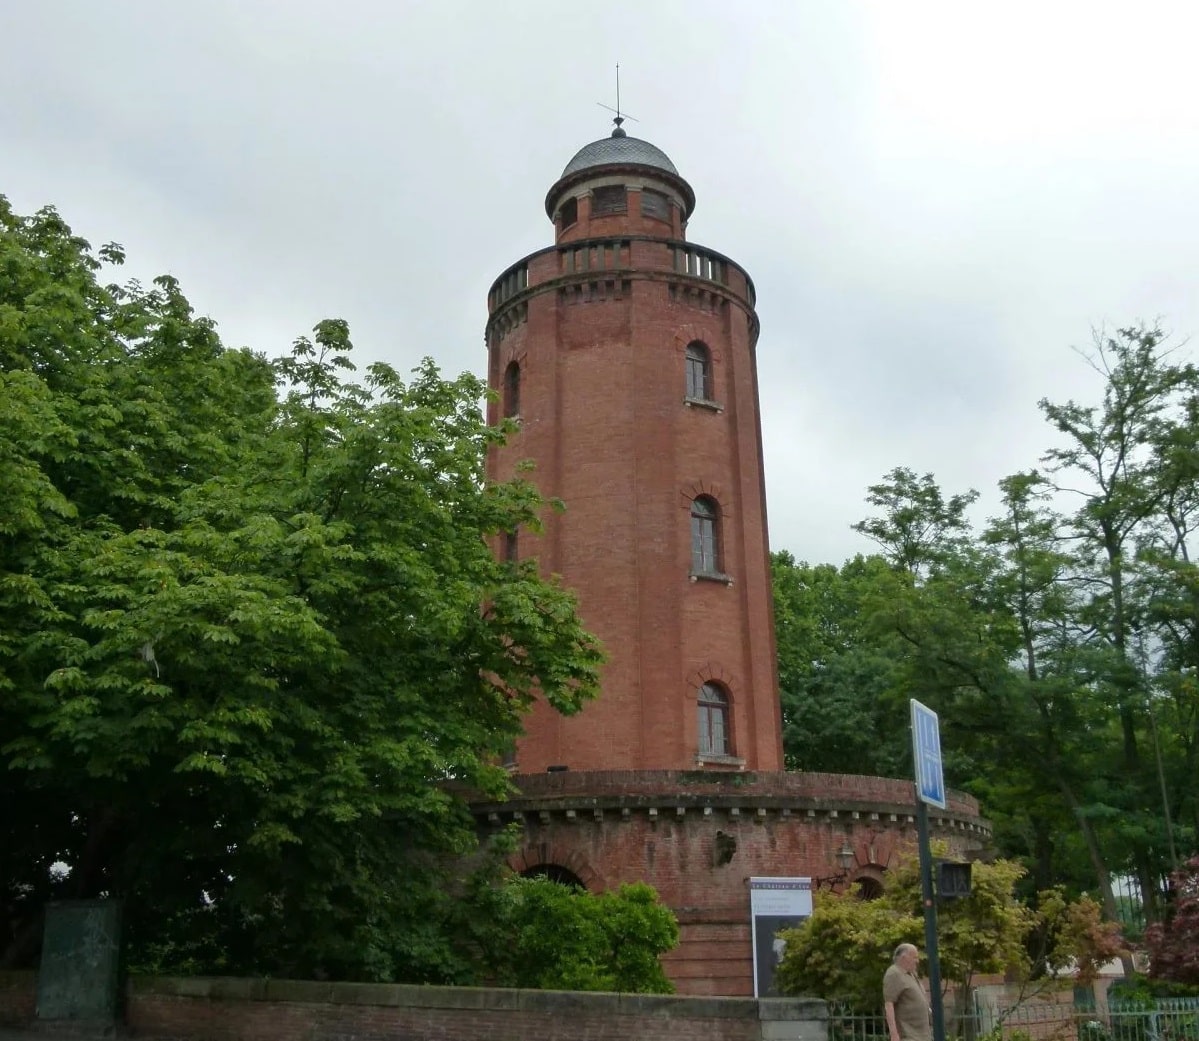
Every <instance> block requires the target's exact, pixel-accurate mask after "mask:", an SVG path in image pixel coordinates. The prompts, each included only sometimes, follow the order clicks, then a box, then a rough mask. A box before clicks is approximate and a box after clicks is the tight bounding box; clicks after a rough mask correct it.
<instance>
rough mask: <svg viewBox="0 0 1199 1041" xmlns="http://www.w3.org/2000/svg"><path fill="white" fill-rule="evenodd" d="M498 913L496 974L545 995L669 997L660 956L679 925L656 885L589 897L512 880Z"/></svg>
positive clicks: (540, 882)
mask: <svg viewBox="0 0 1199 1041" xmlns="http://www.w3.org/2000/svg"><path fill="white" fill-rule="evenodd" d="M497 910H498V913H497V914H496V916H495V921H494V925H495V937H496V940H497V947H498V949H497V950H495V951H494V952H493V964H494V966H495V967H496V972H497V977H498V979H499V980H500V982H502V983H504V984H505V985H507V986H514V987H532V988H538V989H542V990H588V991H597V990H598V991H622V992H631V993H645V994H670V993H673V992H674V987H673V985H672V984H671V982H670V980H668V979H667V978H666V973H665V972H664V971H663V969H662V964H661V961H660V960H659V959H660V956H661V955H662V954H664V953H666V952H667V951H670V950H673V949H674V948H675V947H676V946H677V945H678V942H679V927H678V922H677V921H676V920H675V917H674V915H673V914H672V913H671V912H670V910H669V908H666V907H664V906H663V905H662V904H661V903H660V902H659V901H658V894H657V893H656V892H655V891H654V889H653V888H652V887H651V886H648V885H646V884H644V883H641V882H638V883H633V884H629V885H622V886H621V887H620V888H619V889H616V890H614V891H611V892H605V893H588V892H586V891H585V890H580V889H577V888H574V887H571V886H564V885H560V884H559V883H557V882H551V881H550V880H549V879H547V878H544V877H542V878H532V879H529V878H514V879H512V880H511V881H510V882H509V883H508V884H507V885H506V886H505V887H504V890H503V892H502V901H501V903H500V905H499V907H498V909H497Z"/></svg>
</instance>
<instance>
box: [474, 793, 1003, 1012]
mask: <svg viewBox="0 0 1199 1041" xmlns="http://www.w3.org/2000/svg"><path fill="white" fill-rule="evenodd" d="M514 780H515V781H516V784H517V786H518V788H519V790H520V791H519V795H517V796H515V797H514V798H512V799H511V800H508V801H507V802H505V803H502V804H499V803H496V804H475V806H474V807H473V808H474V811H475V814H476V818H477V819H478V820H479V822H480V825H481V826H482V827H483V828H484V829H486V828H495V827H502V826H505V825H507V824H509V823H511V822H513V821H518V822H520V823H522V824H523V826H524V835H523V845H522V847H521V848H520V849H519V850H518V852H517V853H516V855H515V856H514V858H513V859H512V861H511V864H512V867H513V868H514V869H515V870H516V871H519V872H535V871H536V870H538V869H539V868H544V867H545V866H546V865H556V866H559V867H563V868H566V869H568V870H569V871H571V872H573V873H574V875H575V876H577V877H578V879H579V880H580V881H581V882H582V883H583V884H584V885H585V886H586V887H587V888H588V889H589V890H592V891H603V890H607V889H612V888H615V887H616V886H619V885H620V884H621V883H624V882H635V881H643V882H648V883H649V884H650V885H652V886H653V887H654V888H655V889H656V890H657V891H658V894H659V896H660V897H661V898H662V901H663V902H664V903H665V904H666V905H667V906H668V907H670V908H671V910H673V911H674V913H675V915H676V916H677V917H678V919H679V926H680V936H679V946H678V948H677V949H676V950H674V951H672V952H670V953H669V954H668V955H667V956H666V957H665V958H664V959H663V964H664V967H665V969H666V972H667V974H668V975H669V977H670V979H671V980H672V981H673V982H674V984H675V986H676V987H677V989H678V991H679V992H680V993H682V994H692V995H699V994H727V995H749V994H752V993H753V952H752V948H751V944H750V928H749V925H750V922H749V891H748V879H749V878H750V877H752V876H784V877H793V876H797V877H805V876H806V877H809V878H815V879H819V878H825V879H830V878H831V876H834V875H835V874H836V873H837V871H838V870H839V869H840V868H842V867H843V866H844V867H846V869H847V871H848V875H847V880H848V879H852V880H862V881H864V882H867V883H869V884H873V885H877V886H885V884H886V872H887V870H888V869H890V868H892V867H894V866H895V864H896V862H897V861H898V860H899V859H900V858H902V857H914V856H915V855H916V852H915V851H916V820H915V816H914V815H915V805H914V803H913V784H912V782H911V781H901V780H896V779H892V778H885V777H867V776H857V775H852V774H816V773H794V774H791V773H748V772H746V773H725V774H721V773H715V772H711V771H700V770H689V771H678V770H674V771H670V770H663V771H652V770H622V771H609V772H602V771H601V772H591V773H575V772H573V771H568V772H565V773H550V774H535V775H534V774H530V775H518V776H517V777H516V778H515V779H514ZM930 830H931V832H932V835H933V837H935V838H937V839H940V840H943V841H945V842H946V843H947V844H948V846H949V848H950V850H951V851H952V852H953V853H955V854H957V855H959V856H962V857H970V856H973V855H977V853H978V852H979V851H980V849H981V848H982V847H984V846H985V844H986V842H987V840H988V839H989V836H990V828H989V826H988V825H987V823H986V822H985V821H983V820H981V819H980V818H979V816H978V803H977V801H976V800H975V799H973V798H972V797H971V796H969V795H966V794H964V793H960V792H954V793H951V795H950V799H949V808H948V809H947V810H934V811H933V812H932V813H931V814H930ZM845 851H848V853H849V857H848V860H849V863H848V865H843V863H842V861H843V860H844V859H846V857H845V855H844V854H845ZM825 884H829V883H828V882H826V883H825ZM837 885H838V888H842V889H843V888H844V886H845V882H841V883H838V884H837Z"/></svg>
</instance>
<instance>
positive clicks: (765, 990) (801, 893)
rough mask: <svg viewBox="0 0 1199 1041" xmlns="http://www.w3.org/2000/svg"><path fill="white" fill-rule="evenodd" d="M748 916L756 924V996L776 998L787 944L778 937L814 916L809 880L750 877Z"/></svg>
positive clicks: (754, 931) (754, 927)
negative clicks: (776, 979)
mask: <svg viewBox="0 0 1199 1041" xmlns="http://www.w3.org/2000/svg"><path fill="white" fill-rule="evenodd" d="M749 913H750V918H751V921H752V924H753V942H754V997H755V998H770V997H777V995H778V992H777V991H776V990H775V989H774V972H775V969H776V968H777V966H778V963H779V962H780V961H782V958H783V950H784V949H785V944H784V943H783V941H782V940H780V939H779V937H778V934H779V932H780V931H781V930H783V929H794V928H795V927H796V926H797V925H799V924H800V923H801V922H802V921H803V920H804V919H805V918H809V917H811V914H812V880H811V879H810V878H751V879H750V880H749Z"/></svg>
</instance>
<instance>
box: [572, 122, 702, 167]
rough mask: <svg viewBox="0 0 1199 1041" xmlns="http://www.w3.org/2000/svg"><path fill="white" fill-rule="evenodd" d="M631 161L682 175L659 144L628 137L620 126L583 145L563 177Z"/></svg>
mask: <svg viewBox="0 0 1199 1041" xmlns="http://www.w3.org/2000/svg"><path fill="white" fill-rule="evenodd" d="M628 163H636V164H637V165H638V166H655V167H657V168H658V169H659V170H665V171H666V172H667V173H672V174H674V175H675V177H678V176H679V172H678V170H676V169H675V166H674V163H672V162H671V161H670V157H669V156H668V155H667V154H666V153H665V152H663V151H662V149H660V148H659V147H658V146H657V145H651V144H650V143H649V142H648V141H642V140H641V139H640V138H638V137H629V136H628V135H627V134H626V133H625V132H624V131H623V130H621V129H620V127H617V128H616V129H615V130H614V131H613V132H612V135H611V136H610V137H601V138H600V139H599V140H598V141H592V142H591V144H589V145H584V146H583V147H582V148H580V149H579V150H578V151H577V152H576V153H575V157H574V158H573V159H572V160H571V161H570V162H569V163H567V164H566V169H565V170H563V171H562V178H566V177H569V176H570V175H571V174H574V173H578V172H579V171H580V170H589V169H591V167H593V166H611V165H613V164H620V165H625V164H628ZM562 178H560V179H562Z"/></svg>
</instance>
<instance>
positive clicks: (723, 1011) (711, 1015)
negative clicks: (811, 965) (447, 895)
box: [0, 972, 827, 1041]
mask: <svg viewBox="0 0 1199 1041" xmlns="http://www.w3.org/2000/svg"><path fill="white" fill-rule="evenodd" d="M34 994H35V976H34V974H33V973H31V972H27V973H0V1026H3V1027H10V1028H11V1027H29V1026H33V1025H34ZM125 1024H126V1027H127V1030H128V1032H129V1033H130V1034H132V1035H133V1036H134V1037H136V1038H143V1039H147V1041H151V1039H153V1041H158V1039H172V1041H348V1039H354V1041H383V1039H386V1041H768V1039H769V1041H827V1029H826V1013H825V1008H824V1003H823V1002H821V1001H816V1000H813V999H806V998H799V999H778V1000H771V1001H761V1002H759V1001H753V1000H746V999H738V998H681V997H673V996H669V997H668V996H658V995H638V994H580V993H567V992H556V991H520V990H500V989H488V988H470V987H414V986H403V985H399V984H367V983H313V982H307V981H291V980H259V979H229V978H198V979H160V978H147V977H133V978H132V979H130V981H129V983H128V986H127V990H126V1000H125ZM37 1026H38V1028H39V1030H42V1031H44V1030H46V1029H47V1028H48V1024H45V1023H39V1024H37Z"/></svg>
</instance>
